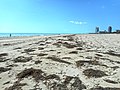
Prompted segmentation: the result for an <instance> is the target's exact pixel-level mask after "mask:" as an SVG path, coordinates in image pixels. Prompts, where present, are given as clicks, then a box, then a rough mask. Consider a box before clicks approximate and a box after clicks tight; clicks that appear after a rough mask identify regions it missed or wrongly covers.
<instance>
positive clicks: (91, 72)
mask: <svg viewBox="0 0 120 90" xmlns="http://www.w3.org/2000/svg"><path fill="white" fill-rule="evenodd" d="M83 73H84V75H85V76H87V77H89V78H90V77H95V78H99V77H103V76H107V74H106V73H104V72H103V71H100V70H93V69H86V70H84V71H83Z"/></svg>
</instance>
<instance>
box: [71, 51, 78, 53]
mask: <svg viewBox="0 0 120 90" xmlns="http://www.w3.org/2000/svg"><path fill="white" fill-rule="evenodd" d="M69 54H78V51H71V52H69Z"/></svg>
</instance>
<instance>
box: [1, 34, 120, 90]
mask: <svg viewBox="0 0 120 90" xmlns="http://www.w3.org/2000/svg"><path fill="white" fill-rule="evenodd" d="M0 90H120V34H81V35H76V34H73V35H52V36H29V37H10V38H0Z"/></svg>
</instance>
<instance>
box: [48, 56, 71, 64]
mask: <svg viewBox="0 0 120 90" xmlns="http://www.w3.org/2000/svg"><path fill="white" fill-rule="evenodd" d="M47 59H51V60H53V61H57V62H60V63H65V64H71V63H70V62H67V61H64V60H61V59H60V58H58V57H56V56H49V57H47Z"/></svg>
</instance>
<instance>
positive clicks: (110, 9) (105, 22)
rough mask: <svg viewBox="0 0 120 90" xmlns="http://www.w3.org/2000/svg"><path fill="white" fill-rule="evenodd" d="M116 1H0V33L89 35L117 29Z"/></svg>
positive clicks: (118, 5)
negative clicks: (111, 28) (110, 27)
mask: <svg viewBox="0 0 120 90" xmlns="http://www.w3.org/2000/svg"><path fill="white" fill-rule="evenodd" d="M119 8H120V0H0V32H1V33H89V32H94V31H95V27H96V26H99V27H100V29H101V30H104V29H107V28H108V26H109V25H111V26H112V27H113V29H114V30H115V29H120V9H119Z"/></svg>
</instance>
